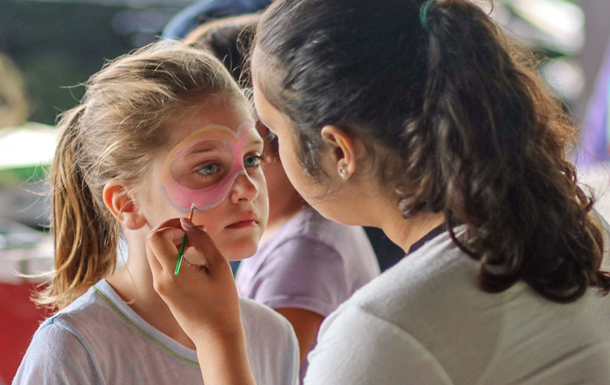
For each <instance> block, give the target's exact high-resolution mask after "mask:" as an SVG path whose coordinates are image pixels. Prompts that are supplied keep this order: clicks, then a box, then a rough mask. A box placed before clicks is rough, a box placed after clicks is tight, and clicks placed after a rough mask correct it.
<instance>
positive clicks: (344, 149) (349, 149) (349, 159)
mask: <svg viewBox="0 0 610 385" xmlns="http://www.w3.org/2000/svg"><path fill="white" fill-rule="evenodd" d="M320 135H322V138H323V139H324V140H325V141H326V143H327V144H328V145H329V146H330V147H331V154H332V156H333V158H332V161H333V162H334V167H335V169H336V172H337V173H338V174H339V176H340V177H341V178H342V179H348V178H349V177H351V176H352V175H353V174H354V172H356V159H357V158H358V156H359V155H360V154H359V151H360V148H359V147H360V146H358V143H357V142H356V140H354V138H352V137H351V136H350V135H348V134H347V133H345V132H344V131H342V130H340V129H338V128H337V127H335V126H325V127H324V128H322V131H320ZM331 170H332V169H331ZM331 172H332V171H331Z"/></svg>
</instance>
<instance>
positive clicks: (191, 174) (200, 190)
mask: <svg viewBox="0 0 610 385" xmlns="http://www.w3.org/2000/svg"><path fill="white" fill-rule="evenodd" d="M253 129H254V128H253V124H252V123H251V122H245V123H243V124H242V125H240V126H239V128H238V129H237V130H236V131H234V130H232V129H230V128H228V127H224V126H220V125H214V124H211V125H207V126H205V127H203V128H201V129H199V130H196V131H195V132H193V133H191V134H190V135H188V136H187V137H186V138H184V139H183V140H182V141H181V142H180V143H178V144H177V145H176V146H174V147H173V148H172V149H171V150H170V151H169V152H168V154H167V156H166V158H165V161H164V163H163V166H162V170H161V190H162V191H163V193H164V196H165V198H166V199H167V200H168V201H169V203H170V204H171V205H172V206H173V207H174V208H175V209H177V210H178V211H180V212H181V213H187V212H188V211H190V208H191V206H192V205H194V206H195V210H196V211H206V210H209V209H211V208H213V207H215V206H217V205H218V204H220V203H221V202H222V201H223V200H224V199H225V198H226V197H227V195H228V193H229V191H230V190H231V188H232V186H233V184H234V182H235V180H236V179H237V177H238V176H239V175H242V174H245V175H246V176H248V170H247V168H246V167H245V166H244V162H243V161H242V160H241V154H242V153H243V150H244V146H245V143H246V139H247V137H248V134H249V133H250V132H251V130H253Z"/></svg>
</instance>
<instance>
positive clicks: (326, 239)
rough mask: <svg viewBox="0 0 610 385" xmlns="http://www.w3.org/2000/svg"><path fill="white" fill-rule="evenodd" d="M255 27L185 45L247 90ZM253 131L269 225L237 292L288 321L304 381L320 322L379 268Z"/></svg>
mask: <svg viewBox="0 0 610 385" xmlns="http://www.w3.org/2000/svg"><path fill="white" fill-rule="evenodd" d="M258 20H259V15H244V16H237V17H232V18H227V19H221V20H216V21H212V22H209V23H206V24H203V25H201V26H199V27H198V28H196V29H195V30H193V31H192V32H191V33H189V35H187V37H186V38H185V40H184V42H185V43H186V44H190V45H193V46H196V47H200V48H203V49H206V50H208V51H210V52H212V53H213V54H214V55H215V56H216V57H217V58H218V59H220V60H222V61H223V64H224V65H225V67H226V68H227V69H228V70H229V72H230V73H231V74H232V75H233V77H234V79H235V80H236V81H237V82H238V83H240V84H241V85H242V86H243V87H244V88H246V89H250V88H251V87H252V85H251V83H250V81H249V80H250V78H249V75H248V73H247V71H246V68H245V67H244V66H245V65H246V64H247V63H246V61H245V59H244V56H243V55H242V53H243V52H249V50H250V45H251V42H252V39H253V37H254V31H255V29H256V24H257V23H258ZM257 129H258V132H259V133H260V135H261V137H262V138H263V139H264V140H265V151H264V153H263V156H264V158H265V161H264V162H263V164H262V167H263V173H264V174H265V179H266V180H267V189H268V191H269V220H268V222H267V227H266V229H265V232H264V233H263V236H262V238H261V244H260V247H259V249H258V251H257V252H256V254H254V256H252V257H250V258H246V259H244V260H242V261H241V263H240V266H239V269H238V270H237V276H236V285H237V289H238V290H239V293H240V295H242V296H244V297H246V298H250V299H253V300H255V301H257V302H259V303H262V304H264V305H267V306H269V307H271V308H272V309H274V310H276V311H277V312H278V313H280V314H282V315H283V316H284V317H286V318H287V319H288V321H290V323H291V324H292V326H293V327H294V330H295V332H296V335H297V338H298V340H299V347H300V353H301V370H300V376H301V380H302V379H303V378H304V376H305V373H306V371H307V359H306V358H307V353H308V352H309V351H310V350H311V349H312V348H313V347H314V346H315V340H316V337H317V335H318V329H319V328H320V324H321V323H322V321H323V320H324V318H326V317H327V316H328V315H329V314H330V313H332V312H333V311H335V310H336V309H337V308H338V307H339V305H340V304H341V303H343V302H345V301H346V300H347V299H348V298H349V297H351V295H352V294H353V293H354V292H356V290H358V289H360V288H361V287H362V286H364V285H365V284H367V283H368V282H369V281H371V280H372V279H373V278H375V277H377V276H378V275H379V265H378V263H377V259H376V256H375V253H374V252H373V249H372V247H371V244H370V243H369V240H368V238H367V236H366V233H365V232H364V230H363V229H362V227H360V226H347V225H344V224H340V223H337V222H333V221H331V220H328V219H326V218H324V217H322V216H321V215H320V214H319V213H318V212H317V211H315V210H314V209H313V208H311V207H310V206H309V205H308V204H307V203H306V202H305V201H304V200H303V198H301V196H300V195H299V193H298V192H297V191H296V190H295V189H294V187H293V186H292V184H291V183H290V181H289V180H288V176H287V175H286V172H285V171H284V168H283V167H282V162H281V160H280V159H279V154H278V143H277V138H275V137H274V136H273V135H272V134H270V132H269V130H268V129H267V127H265V126H264V125H263V124H262V123H261V122H260V121H259V122H257Z"/></svg>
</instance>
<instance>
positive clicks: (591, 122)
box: [576, 45, 610, 220]
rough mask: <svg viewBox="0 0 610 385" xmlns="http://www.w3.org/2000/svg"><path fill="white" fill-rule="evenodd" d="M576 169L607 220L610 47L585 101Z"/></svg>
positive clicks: (609, 207) (609, 196) (609, 215)
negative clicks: (590, 94) (591, 93)
mask: <svg viewBox="0 0 610 385" xmlns="http://www.w3.org/2000/svg"><path fill="white" fill-rule="evenodd" d="M576 166H578V169H579V172H580V181H581V183H582V184H583V185H585V186H587V187H589V188H590V189H591V190H592V192H593V193H594V194H595V196H596V198H597V202H596V204H595V207H596V209H597V210H598V211H599V212H600V214H602V216H604V218H605V219H606V220H610V191H609V190H610V45H609V46H608V49H607V52H606V57H605V60H604V62H603V63H602V66H601V68H600V70H599V73H598V75H597V79H596V83H595V88H594V91H593V95H592V97H591V99H590V100H589V105H588V109H587V115H586V118H585V122H584V125H583V128H582V133H581V138H580V145H579V148H578V152H577V155H576Z"/></svg>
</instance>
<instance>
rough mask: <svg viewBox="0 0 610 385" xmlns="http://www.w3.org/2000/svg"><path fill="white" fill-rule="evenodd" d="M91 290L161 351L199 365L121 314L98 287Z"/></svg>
mask: <svg viewBox="0 0 610 385" xmlns="http://www.w3.org/2000/svg"><path fill="white" fill-rule="evenodd" d="M93 290H95V293H96V294H97V295H99V296H100V297H101V298H102V299H103V300H104V302H106V304H107V305H108V306H110V308H111V309H112V310H113V311H114V312H115V313H116V314H117V315H118V316H119V317H121V318H122V319H123V321H125V322H127V323H128V324H129V325H130V326H131V327H132V328H134V329H136V330H137V331H138V333H140V334H141V335H142V336H143V337H145V338H146V339H148V340H149V341H150V342H152V343H153V344H155V345H157V346H158V347H160V348H161V349H163V351H165V352H166V353H168V354H169V355H171V356H173V357H174V358H177V359H178V360H180V361H182V362H184V363H187V364H189V365H194V366H199V362H197V361H193V360H189V359H188V358H185V357H182V356H181V355H179V354H178V353H176V352H174V351H173V350H171V349H170V348H168V347H167V346H165V345H163V344H162V343H161V342H160V341H159V340H157V339H156V338H155V337H153V336H151V335H150V334H148V333H146V332H145V331H144V330H142V328H141V327H139V326H138V325H136V324H135V323H134V322H133V321H132V320H130V319H129V318H128V317H127V316H126V315H125V314H123V312H122V311H121V310H119V308H118V307H116V305H115V304H114V303H112V301H111V300H110V299H109V298H108V297H106V296H105V295H104V294H103V293H102V292H101V291H99V289H98V288H97V287H95V286H93Z"/></svg>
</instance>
